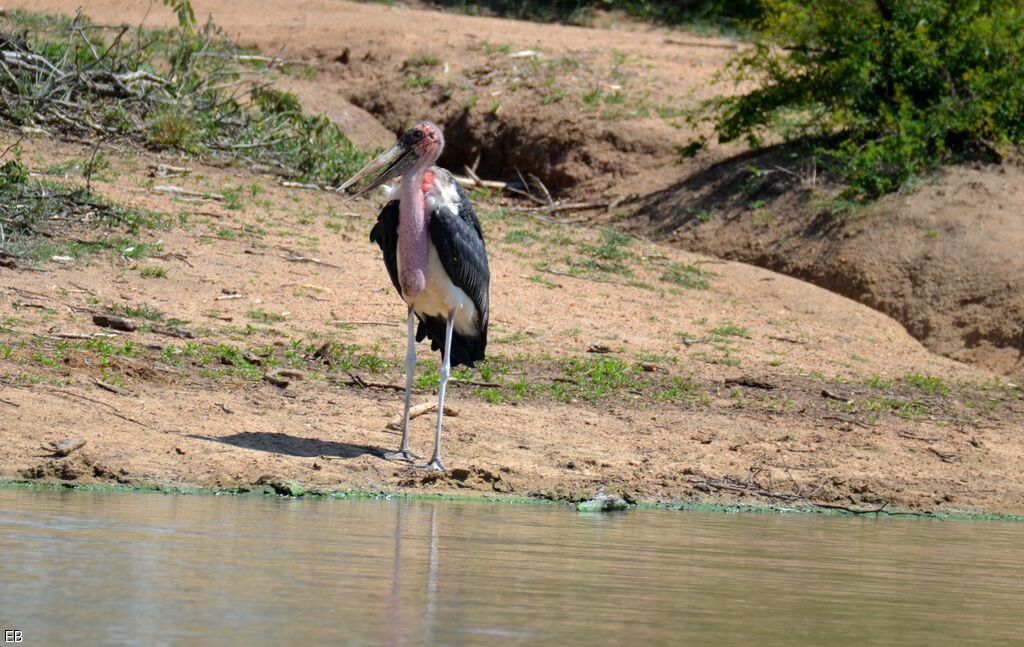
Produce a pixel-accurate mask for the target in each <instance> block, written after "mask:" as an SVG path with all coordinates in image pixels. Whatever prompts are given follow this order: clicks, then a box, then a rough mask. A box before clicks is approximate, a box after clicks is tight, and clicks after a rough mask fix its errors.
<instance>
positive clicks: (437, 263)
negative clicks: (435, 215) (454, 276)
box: [396, 242, 479, 337]
mask: <svg viewBox="0 0 1024 647" xmlns="http://www.w3.org/2000/svg"><path fill="white" fill-rule="evenodd" d="M427 245H428V250H427V285H426V286H425V287H424V288H423V291H422V292H420V293H419V294H417V295H416V296H415V297H414V298H413V299H409V298H407V297H406V296H405V295H404V294H403V295H402V298H403V299H405V302H406V303H407V304H409V305H410V306H412V309H413V310H415V311H416V312H418V313H419V314H421V315H425V316H428V317H441V318H447V317H448V312H449V311H451V310H455V330H456V331H457V332H458V333H459V334H460V335H468V336H470V337H475V336H476V335H478V334H479V331H478V330H477V328H476V323H475V322H474V320H475V319H476V306H475V305H474V304H473V300H472V299H470V298H469V295H468V294H466V293H465V292H464V291H463V290H462V288H460V287H458V286H456V285H455V284H454V283H452V281H451V279H450V278H448V273H447V272H445V271H444V266H443V265H441V259H440V257H439V256H438V255H437V249H435V248H434V243H432V242H428V243H427ZM396 253H397V259H396V260H397V261H398V268H399V274H401V269H402V254H401V252H400V251H398V250H396Z"/></svg>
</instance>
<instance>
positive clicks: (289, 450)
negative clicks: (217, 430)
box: [190, 431, 384, 458]
mask: <svg viewBox="0 0 1024 647" xmlns="http://www.w3.org/2000/svg"><path fill="white" fill-rule="evenodd" d="M190 437H191V438H199V439H202V440H210V441H213V442H217V443H224V444H226V445H234V446H235V447H244V448H245V449H256V450H259V451H262V452H270V453H273V454H284V455H287V456H301V457H306V458H312V457H315V456H337V457H339V458H357V457H359V456H362V455H364V454H369V455H371V456H377V457H383V455H384V451H383V450H382V449H380V448H378V447H367V446H365V445H353V444H351V443H338V442H334V441H330V440H317V439H315V438H302V437H301V436H290V435H288V434H280V433H271V432H265V431H247V432H243V433H238V434H233V435H231V436H223V437H221V438H214V437H212V436H199V435H191V436H190Z"/></svg>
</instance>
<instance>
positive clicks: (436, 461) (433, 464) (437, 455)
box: [424, 310, 455, 472]
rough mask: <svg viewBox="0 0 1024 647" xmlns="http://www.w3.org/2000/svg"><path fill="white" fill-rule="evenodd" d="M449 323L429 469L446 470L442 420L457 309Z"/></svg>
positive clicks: (449, 314) (446, 331)
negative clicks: (432, 452) (442, 444)
mask: <svg viewBox="0 0 1024 647" xmlns="http://www.w3.org/2000/svg"><path fill="white" fill-rule="evenodd" d="M447 323H448V325H447V327H446V328H445V331H444V361H443V362H442V363H441V370H439V371H438V374H439V375H440V377H441V385H440V387H439V388H438V395H437V435H436V436H434V455H433V456H432V457H431V459H430V462H429V463H427V464H426V465H424V467H426V468H427V469H428V470H437V471H439V472H443V471H444V464H443V463H442V462H441V420H442V418H444V391H445V388H446V387H447V386H448V376H449V375H450V374H451V372H452V328H453V327H454V326H455V310H451V311H450V312H448V322H447Z"/></svg>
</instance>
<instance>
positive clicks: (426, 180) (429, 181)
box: [423, 171, 434, 195]
mask: <svg viewBox="0 0 1024 647" xmlns="http://www.w3.org/2000/svg"><path fill="white" fill-rule="evenodd" d="M433 184H434V174H433V173H431V172H430V171H427V172H426V173H424V174H423V193H424V195H425V194H427V193H429V192H430V187H431V186H433Z"/></svg>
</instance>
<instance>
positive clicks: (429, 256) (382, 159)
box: [338, 121, 490, 470]
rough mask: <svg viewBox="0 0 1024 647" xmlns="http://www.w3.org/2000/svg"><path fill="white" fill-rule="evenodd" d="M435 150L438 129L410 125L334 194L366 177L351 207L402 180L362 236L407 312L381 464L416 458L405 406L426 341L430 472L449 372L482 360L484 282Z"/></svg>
mask: <svg viewBox="0 0 1024 647" xmlns="http://www.w3.org/2000/svg"><path fill="white" fill-rule="evenodd" d="M442 148H444V136H443V135H442V134H441V129H440V128H438V127H437V126H436V125H434V124H432V123H430V122H429V121H425V122H423V123H420V124H417V125H416V126H414V127H413V128H412V129H410V130H408V131H407V132H406V133H405V134H403V135H402V136H401V137H400V138H399V140H398V141H397V142H395V145H394V146H392V147H391V148H390V149H388V150H387V151H385V152H384V153H382V154H381V155H380V156H379V157H377V158H376V159H375V160H373V161H372V162H370V163H369V164H367V165H366V167H365V168H363V169H362V170H361V171H359V172H358V173H356V174H355V175H354V176H352V178H351V179H349V180H348V181H347V182H345V183H344V184H343V185H341V187H339V189H338V190H339V191H342V192H344V191H345V190H347V189H348V188H349V187H351V186H353V185H354V184H355V183H357V182H359V181H361V180H363V179H364V178H366V177H373V179H372V180H371V181H370V182H369V183H368V184H366V185H365V186H363V187H362V188H359V189H358V190H356V191H355V193H353V194H352V196H351V197H350V198H349V199H352V198H355V197H357V196H360V195H362V194H364V193H366V192H367V191H370V190H371V189H374V188H375V187H378V186H380V185H382V184H383V183H384V182H386V181H387V180H389V179H391V178H394V177H398V176H400V175H401V176H402V182H401V185H400V186H399V189H398V199H397V200H391V201H389V202H388V203H387V204H386V205H385V206H384V208H383V209H382V210H381V212H380V215H379V216H377V224H376V225H374V227H373V229H372V230H371V231H370V241H371V242H375V243H377V244H378V245H380V250H381V252H382V253H383V255H384V265H385V267H387V270H388V275H390V277H391V282H392V283H393V284H394V286H395V289H396V290H397V291H398V294H399V295H401V297H402V299H403V300H404V301H405V303H406V305H407V306H408V308H409V313H408V316H409V346H408V350H407V352H406V356H405V419H404V422H403V423H402V445H401V447H400V448H399V449H398V451H397V452H391V453H388V454H385V457H386V458H388V459H391V460H403V461H408V462H413V459H415V458H418V456H416V455H415V454H413V453H412V452H411V451H409V403H410V400H411V398H412V378H413V374H414V372H415V370H416V342H417V341H422V340H423V338H424V337H429V338H430V341H431V344H430V347H431V350H440V351H441V356H442V362H441V369H440V371H439V374H440V377H441V383H440V387H439V388H438V402H437V434H436V436H435V438H434V455H433V457H431V459H430V462H429V463H427V464H426V465H423V466H421V467H426V468H427V469H433V470H444V464H443V463H442V462H441V419H442V417H443V416H444V392H445V388H446V387H447V385H448V376H449V374H450V373H451V367H452V366H458V365H459V364H465V365H466V366H473V363H474V362H476V361H477V360H482V359H483V358H484V348H485V347H486V346H487V306H488V298H487V289H488V284H489V282H490V270H489V269H488V268H487V250H485V249H484V236H483V231H482V230H481V228H480V221H479V220H478V219H477V217H476V214H474V213H473V208H472V207H471V206H470V204H469V198H468V197H467V196H466V192H465V191H464V190H463V189H462V187H461V186H459V184H458V182H456V181H455V178H454V176H452V174H451V173H449V172H448V171H446V170H444V169H443V168H440V167H437V166H434V165H433V164H434V162H436V161H437V158H438V157H440V156H441V149H442ZM391 195H393V193H392V194H391ZM414 315H415V317H414ZM417 319H418V320H419V327H418V328H417V329H416V330H415V331H414V329H413V323H414V321H415V320H417ZM414 334H415V337H414Z"/></svg>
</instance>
